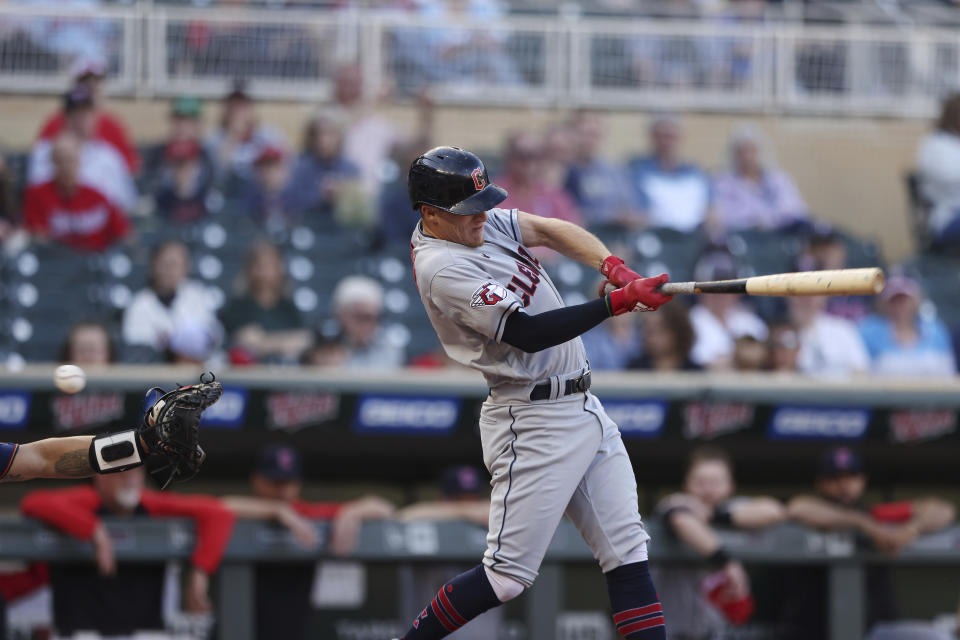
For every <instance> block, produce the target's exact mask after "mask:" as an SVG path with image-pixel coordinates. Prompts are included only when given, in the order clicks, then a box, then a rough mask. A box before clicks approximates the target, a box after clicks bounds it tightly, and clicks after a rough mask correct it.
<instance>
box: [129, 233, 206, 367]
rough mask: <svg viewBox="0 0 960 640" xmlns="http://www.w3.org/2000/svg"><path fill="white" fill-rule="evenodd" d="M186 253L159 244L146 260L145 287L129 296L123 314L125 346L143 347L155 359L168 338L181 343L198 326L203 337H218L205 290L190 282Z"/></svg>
mask: <svg viewBox="0 0 960 640" xmlns="http://www.w3.org/2000/svg"><path fill="white" fill-rule="evenodd" d="M189 273H190V252H189V250H188V249H187V247H186V245H184V244H183V243H181V242H177V241H169V242H165V243H163V244H161V245H159V246H158V247H157V248H156V249H154V251H153V255H152V256H151V259H150V276H149V278H150V279H149V284H148V286H147V287H146V288H144V289H141V290H140V291H139V292H137V293H136V294H135V295H134V296H133V300H131V302H130V305H129V306H128V307H127V309H126V311H125V312H124V314H123V340H124V343H126V344H127V345H128V346H137V347H144V348H146V349H150V350H152V351H153V353H154V355H155V356H156V357H160V356H161V355H162V354H165V353H166V351H167V349H168V348H169V347H170V344H171V339H172V338H173V337H174V335H176V334H178V333H179V335H180V337H181V338H182V339H184V340H186V339H187V338H188V337H189V336H187V335H185V334H184V332H185V331H186V332H187V333H188V334H190V333H192V334H193V335H196V331H194V330H193V329H191V328H190V327H192V326H194V325H199V328H200V330H202V331H204V332H205V333H206V334H207V335H210V336H213V337H214V338H215V339H218V338H219V335H220V332H221V329H220V324H219V323H218V322H217V318H216V315H215V310H214V308H213V304H212V303H211V300H210V296H209V295H207V290H206V288H205V287H204V286H203V285H202V284H200V283H199V282H196V281H194V280H190V279H189V278H188V275H189Z"/></svg>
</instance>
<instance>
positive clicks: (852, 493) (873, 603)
mask: <svg viewBox="0 0 960 640" xmlns="http://www.w3.org/2000/svg"><path fill="white" fill-rule="evenodd" d="M814 487H815V489H816V493H815V494H807V495H799V496H796V497H794V498H793V499H792V500H790V502H789V503H788V504H787V516H788V517H789V518H791V519H792V520H794V521H796V522H798V523H800V524H804V525H806V526H808V527H813V528H815V529H821V530H826V531H852V532H853V533H854V534H855V535H856V541H857V545H858V547H861V548H865V549H876V550H879V551H882V552H884V553H889V554H896V553H899V552H900V551H901V550H902V549H903V548H904V547H906V546H908V545H909V544H910V543H911V542H913V541H914V540H916V538H917V537H918V536H921V535H923V534H927V533H932V532H934V531H938V530H940V529H943V528H945V527H947V526H949V525H950V524H951V523H952V522H953V521H954V518H955V517H956V509H955V507H954V506H953V505H952V504H950V503H948V502H946V501H944V500H941V499H939V498H933V497H925V498H919V499H915V500H904V501H900V502H886V503H875V504H872V505H871V504H869V503H868V502H867V500H866V498H865V494H866V490H867V474H866V471H865V468H864V465H863V459H862V458H861V457H860V455H859V454H858V453H857V452H856V451H854V450H852V449H850V448H848V447H836V448H832V449H829V450H827V451H825V452H824V453H823V455H822V456H821V458H820V463H819V467H818V469H817V476H816V482H815V485H814ZM792 573H793V575H792V576H791V577H792V579H790V580H784V581H781V585H783V587H784V589H785V590H787V592H786V593H783V594H780V595H781V598H780V599H781V601H782V602H783V603H784V614H783V617H784V619H785V620H784V621H785V622H786V623H787V626H788V631H789V633H792V634H795V635H790V636H789V638H790V640H792V639H793V638H797V639H798V640H799V639H800V638H816V637H821V638H822V637H825V633H826V620H827V612H826V605H827V603H826V600H825V599H824V598H823V593H824V592H825V580H826V576H825V575H824V572H823V571H817V570H815V569H814V570H803V569H795V570H792ZM864 584H865V585H866V589H867V592H866V595H867V598H866V609H867V611H866V616H867V620H866V623H867V628H868V629H871V628H876V627H875V625H877V623H888V622H890V621H894V620H897V618H898V607H897V599H896V594H895V591H894V584H893V576H892V574H891V571H890V568H889V567H888V566H885V565H873V566H868V567H867V571H866V580H865V581H864Z"/></svg>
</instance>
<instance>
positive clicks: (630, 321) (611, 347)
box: [581, 313, 642, 371]
mask: <svg viewBox="0 0 960 640" xmlns="http://www.w3.org/2000/svg"><path fill="white" fill-rule="evenodd" d="M581 337H582V339H583V346H584V348H585V349H586V350H587V360H589V361H590V368H591V369H593V370H594V371H602V370H609V371H622V370H623V369H626V368H627V364H629V362H630V361H631V360H632V359H634V358H637V357H639V355H640V352H641V350H642V337H641V332H640V321H639V319H638V318H637V316H635V315H633V314H629V313H625V314H622V315H619V316H617V317H616V318H611V319H610V321H609V322H604V323H602V324H600V325H597V326H596V327H594V328H593V329H591V330H590V331H587V332H586V333H584V334H583V336H581Z"/></svg>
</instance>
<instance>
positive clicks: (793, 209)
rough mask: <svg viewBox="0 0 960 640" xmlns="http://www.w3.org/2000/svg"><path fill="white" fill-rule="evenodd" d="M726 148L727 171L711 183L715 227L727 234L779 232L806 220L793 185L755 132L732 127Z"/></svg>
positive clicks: (799, 197)
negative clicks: (752, 230) (753, 230)
mask: <svg viewBox="0 0 960 640" xmlns="http://www.w3.org/2000/svg"><path fill="white" fill-rule="evenodd" d="M728 147H729V148H728V154H729V157H728V160H727V162H728V164H727V167H728V168H727V170H726V171H724V172H722V173H720V174H719V175H717V177H716V178H715V179H714V182H713V196H714V200H713V203H714V207H715V209H716V214H717V224H718V225H720V226H722V227H723V228H724V229H726V230H728V231H737V230H740V229H782V228H787V227H793V228H795V227H797V226H798V224H800V223H802V222H803V221H805V220H806V219H807V205H806V203H805V202H804V201H803V197H802V196H801V195H800V192H799V191H798V190H797V186H796V184H794V182H793V180H792V179H791V178H790V176H789V175H788V174H787V173H785V172H784V171H781V170H780V169H778V168H777V167H776V166H775V165H774V163H773V158H772V157H771V152H770V150H769V147H768V145H767V142H766V141H765V140H764V139H763V138H762V137H761V134H760V132H759V131H758V130H757V129H755V128H753V127H752V126H749V125H741V126H739V127H737V128H735V129H734V130H733V132H732V133H731V134H730V141H729V143H728Z"/></svg>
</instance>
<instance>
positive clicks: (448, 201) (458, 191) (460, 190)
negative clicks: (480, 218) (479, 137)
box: [407, 147, 507, 216]
mask: <svg viewBox="0 0 960 640" xmlns="http://www.w3.org/2000/svg"><path fill="white" fill-rule="evenodd" d="M407 188H408V189H409V190H410V202H411V203H412V204H413V208H414V209H419V208H420V205H422V204H429V205H432V206H434V207H437V208H438V209H443V210H444V211H449V212H450V213H455V214H457V215H461V216H470V215H473V214H476V213H483V212H484V211H487V210H488V209H492V208H493V207H495V206H497V205H498V204H500V203H501V202H503V201H504V200H505V199H506V197H507V191H506V190H505V189H503V188H501V187H498V186H497V185H495V184H491V183H490V178H488V177H487V168H486V167H484V166H483V162H482V161H481V160H480V158H478V157H477V156H475V155H473V154H472V153H470V152H469V151H464V150H463V149H459V148H457V147H436V148H434V149H430V151H427V152H426V153H425V154H423V155H422V156H420V157H419V158H417V159H416V160H414V161H413V164H411V165H410V173H409V174H408V176H407Z"/></svg>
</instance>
